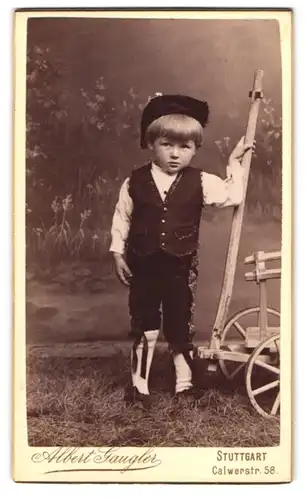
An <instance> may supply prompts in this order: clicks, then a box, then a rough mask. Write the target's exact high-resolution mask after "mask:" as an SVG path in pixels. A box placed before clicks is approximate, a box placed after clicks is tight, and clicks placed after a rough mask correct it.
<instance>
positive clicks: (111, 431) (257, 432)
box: [27, 350, 279, 447]
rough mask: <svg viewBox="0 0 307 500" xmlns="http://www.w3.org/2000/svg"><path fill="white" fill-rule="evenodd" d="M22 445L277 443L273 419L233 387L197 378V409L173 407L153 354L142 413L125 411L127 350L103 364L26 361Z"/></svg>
mask: <svg viewBox="0 0 307 500" xmlns="http://www.w3.org/2000/svg"><path fill="white" fill-rule="evenodd" d="M27 372H28V373H27V412H28V439H29V445H30V446H95V447H97V446H155V447H158V446H209V447H223V446H225V447H227V446H236V447H248V446H274V445H278V444H279V421H278V420H277V419H272V420H270V419H265V418H262V417H261V416H260V415H258V414H257V413H256V411H255V410H254V409H253V408H252V406H251V404H250V402H249V400H248V397H247V395H246V392H245V388H244V384H243V383H242V382H241V383H240V381H239V382H237V383H236V384H235V385H230V384H229V383H228V382H226V381H225V380H224V379H223V378H222V377H221V376H214V378H212V376H210V378H207V379H206V378H205V377H204V381H203V382H204V385H205V386H207V390H206V391H205V393H204V395H203V397H202V398H201V400H200V402H199V403H198V405H197V406H191V405H189V404H187V403H180V404H178V403H177V404H175V403H174V401H172V397H171V390H172V381H173V372H172V365H171V363H170V357H169V353H167V352H163V351H160V352H159V351H157V352H156V354H155V358H154V362H153V365H152V370H151V381H150V387H151V393H152V395H153V400H154V404H153V407H152V408H151V409H150V410H144V409H143V408H141V407H138V406H133V407H132V406H126V405H125V403H124V401H123V391H124V387H125V386H126V385H127V381H128V380H129V355H128V352H124V351H120V350H119V351H118V352H116V353H115V354H114V355H113V356H109V357H106V358H103V357H100V358H76V357H71V358H67V357H37V356H34V355H29V356H28V360H27Z"/></svg>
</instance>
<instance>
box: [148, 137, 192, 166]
mask: <svg viewBox="0 0 307 500" xmlns="http://www.w3.org/2000/svg"><path fill="white" fill-rule="evenodd" d="M148 147H149V149H150V150H151V151H152V153H153V161H154V162H155V163H156V164H157V165H159V167H160V168H161V169H162V170H163V171H164V172H166V173H168V174H176V173H178V172H180V170H182V169H183V168H185V167H187V166H188V165H189V164H190V162H191V160H192V158H193V156H194V155H195V153H196V146H195V142H194V141H193V140H188V141H184V142H182V141H178V140H173V139H168V138H167V137H158V139H156V140H155V141H154V143H153V144H149V145H148Z"/></svg>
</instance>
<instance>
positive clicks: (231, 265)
mask: <svg viewBox="0 0 307 500" xmlns="http://www.w3.org/2000/svg"><path fill="white" fill-rule="evenodd" d="M262 80H263V71H262V70H260V69H258V70H257V71H256V72H255V76H254V84H253V90H252V91H251V92H250V94H249V95H250V109H249V115H248V120H247V127H246V133H245V139H244V143H245V144H253V142H254V138H255V133H256V125H257V118H258V111H259V104H260V99H261V98H262ZM251 159H252V148H251V149H249V150H247V152H246V153H245V154H244V156H243V160H242V166H243V168H244V174H243V199H242V202H241V204H240V205H239V206H238V207H235V208H234V212H233V219H232V226H231V233H230V239H229V244H228V251H227V257H226V262H225V270H224V278H223V284H222V289H221V294H220V299H219V304H218V308H217V313H216V318H215V322H214V326H213V330H212V336H211V341H210V347H211V348H213V347H214V346H215V339H216V338H220V336H221V334H222V331H223V329H224V326H225V322H226V318H227V315H228V310H229V304H230V300H231V296H232V290H233V283H234V278H235V271H236V265H237V258H238V250H239V243H240V237H241V230H242V222H243V214H244V208H245V199H246V190H247V184H248V177H249V171H250V164H251Z"/></svg>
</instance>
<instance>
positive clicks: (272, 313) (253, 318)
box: [218, 307, 280, 380]
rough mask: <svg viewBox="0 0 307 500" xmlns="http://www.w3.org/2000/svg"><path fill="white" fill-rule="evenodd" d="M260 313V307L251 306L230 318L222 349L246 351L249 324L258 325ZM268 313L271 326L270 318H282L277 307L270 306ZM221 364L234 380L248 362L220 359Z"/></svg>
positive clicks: (226, 374)
mask: <svg viewBox="0 0 307 500" xmlns="http://www.w3.org/2000/svg"><path fill="white" fill-rule="evenodd" d="M259 313H260V307H250V308H248V309H244V310H243V311H240V312H238V313H237V314H236V315H235V316H233V317H232V318H230V320H229V321H228V323H227V324H226V326H225V328H224V330H223V333H222V335H221V339H220V342H219V345H218V348H219V349H222V350H231V351H239V352H240V351H241V352H246V348H245V340H246V336H247V333H246V329H247V327H249V326H256V325H257V324H258V315H259ZM267 314H268V323H269V326H270V319H271V320H272V319H273V317H275V318H280V313H279V311H276V309H271V308H269V307H268V308H267ZM276 323H277V321H276V319H275V325H276ZM278 323H279V322H278ZM275 325H273V326H275ZM276 326H277V325H276ZM278 326H279V325H278ZM230 341H231V343H230ZM219 365H220V369H221V371H222V373H223V375H224V376H225V377H226V378H227V379H228V380H232V379H233V378H234V377H235V376H236V375H237V374H238V373H240V372H241V373H242V370H243V368H244V367H245V366H246V362H236V361H225V360H223V359H220V360H219Z"/></svg>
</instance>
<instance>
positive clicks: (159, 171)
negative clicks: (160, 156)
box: [151, 161, 178, 179]
mask: <svg viewBox="0 0 307 500" xmlns="http://www.w3.org/2000/svg"><path fill="white" fill-rule="evenodd" d="M151 170H152V172H155V173H157V174H162V175H164V176H165V177H168V178H170V177H172V178H173V179H175V177H177V175H178V174H174V175H169V174H167V173H166V172H163V170H162V168H161V167H159V165H157V164H156V163H154V162H153V161H152V162H151Z"/></svg>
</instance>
